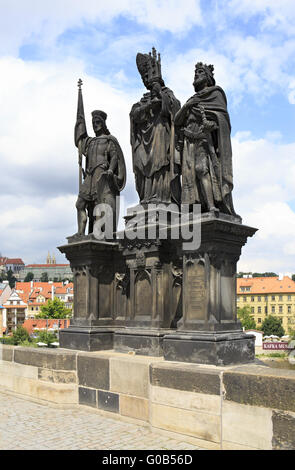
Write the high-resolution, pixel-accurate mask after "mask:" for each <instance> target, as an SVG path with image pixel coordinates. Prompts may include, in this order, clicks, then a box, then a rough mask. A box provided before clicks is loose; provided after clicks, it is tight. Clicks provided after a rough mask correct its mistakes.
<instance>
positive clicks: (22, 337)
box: [12, 326, 30, 345]
mask: <svg viewBox="0 0 295 470" xmlns="http://www.w3.org/2000/svg"><path fill="white" fill-rule="evenodd" d="M23 341H30V335H29V333H28V332H27V330H26V329H25V328H24V327H23V326H18V327H17V328H16V330H15V331H14V333H13V336H12V343H13V344H15V345H17V344H20V343H22V342H23Z"/></svg>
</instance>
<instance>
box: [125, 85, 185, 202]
mask: <svg viewBox="0 0 295 470" xmlns="http://www.w3.org/2000/svg"><path fill="white" fill-rule="evenodd" d="M150 101H151V93H150V92H148V93H145V94H144V95H143V97H142V98H141V100H140V101H139V102H138V103H135V104H134V105H133V106H132V109H131V112H130V141H131V147H132V162H133V171H134V173H135V181H136V189H137V191H138V193H139V196H140V198H141V199H142V198H143V190H142V188H143V185H142V181H143V179H144V178H151V177H152V176H153V175H155V173H157V172H159V171H160V170H161V169H162V168H164V167H168V166H169V165H170V176H169V178H167V180H166V184H168V187H167V188H166V190H165V192H166V193H169V192H171V191H172V192H173V184H172V183H173V180H174V179H175V178H176V176H177V174H175V173H174V163H179V156H178V158H177V155H176V151H175V148H174V145H171V131H172V128H173V126H174V122H173V118H174V115H175V113H176V111H177V110H178V109H179V108H180V102H179V101H178V100H177V99H176V98H175V96H174V94H173V92H172V90H170V89H169V88H167V87H163V88H162V107H161V111H160V112H159V113H155V114H153V113H151V112H150V111H147V110H146V105H147V104H148V103H149V102H150ZM173 130H174V129H173ZM168 168H169V167H168ZM168 171H169V170H168ZM175 186H177V185H175ZM175 192H177V191H175ZM178 192H179V191H178ZM174 199H175V200H178V199H179V194H177V195H176V194H175V196H174Z"/></svg>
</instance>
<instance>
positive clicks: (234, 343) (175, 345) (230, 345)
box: [163, 331, 255, 366]
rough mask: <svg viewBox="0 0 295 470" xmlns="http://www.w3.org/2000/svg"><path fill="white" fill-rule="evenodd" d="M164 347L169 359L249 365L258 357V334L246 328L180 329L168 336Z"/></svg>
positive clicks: (165, 355)
mask: <svg viewBox="0 0 295 470" xmlns="http://www.w3.org/2000/svg"><path fill="white" fill-rule="evenodd" d="M163 349H164V359H165V360H166V361H177V362H178V361H179V362H193V363H198V364H213V365H215V366H225V365H230V364H245V363H248V362H253V361H254V359H255V336H254V335H246V334H245V333H244V332H243V331H235V332H234V331H231V332H226V331H224V332H222V333H212V332H193V331H191V332H189V331H187V332H185V333H180V332H177V333H174V334H170V335H167V336H165V337H164V341H163Z"/></svg>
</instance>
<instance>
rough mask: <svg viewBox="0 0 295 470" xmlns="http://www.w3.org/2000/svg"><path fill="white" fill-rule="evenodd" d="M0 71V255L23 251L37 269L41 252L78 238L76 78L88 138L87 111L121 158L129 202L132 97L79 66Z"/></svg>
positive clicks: (8, 65)
mask: <svg viewBox="0 0 295 470" xmlns="http://www.w3.org/2000/svg"><path fill="white" fill-rule="evenodd" d="M0 67H1V69H2V70H3V72H2V74H1V77H0V107H1V116H0V159H1V169H2V182H1V189H2V191H1V193H2V196H1V198H0V205H1V214H0V219H1V227H2V228H1V234H0V246H1V251H2V253H4V254H6V255H7V256H16V255H18V253H16V250H17V251H21V253H23V256H24V257H26V261H27V262H30V261H31V262H33V261H39V262H40V261H42V259H43V258H42V259H40V258H41V257H42V253H43V256H45V255H44V252H46V253H47V251H48V249H49V250H52V249H53V248H54V247H55V246H57V245H58V244H61V243H63V242H65V237H66V236H69V235H72V234H73V233H74V232H75V231H76V209H75V199H76V197H77V191H78V164H77V162H78V156H77V149H76V147H75V145H74V124H75V119H76V111H77V90H78V89H77V82H76V79H78V78H79V77H80V76H81V77H82V78H83V79H84V85H83V95H84V108H85V115H86V120H87V127H88V133H89V135H93V130H92V125H91V111H93V109H103V110H105V111H107V113H108V121H107V123H108V127H109V129H110V131H111V133H112V134H113V135H115V136H116V137H117V138H118V140H119V142H120V144H121V146H122V149H123V153H124V155H125V159H126V164H127V172H128V180H127V187H126V189H125V190H124V192H123V194H124V195H125V198H127V201H128V202H129V203H130V201H131V200H134V199H135V197H136V196H135V189H134V179H133V171H132V162H131V148H130V143H129V139H130V137H129V135H130V131H129V112H130V109H131V105H132V103H133V102H134V100H135V97H134V96H132V95H128V94H125V93H123V92H120V91H118V90H116V89H114V88H112V87H111V86H110V85H108V84H106V83H103V82H102V81H100V80H98V79H95V78H93V77H91V76H89V75H88V74H87V73H85V71H84V65H83V63H81V62H78V61H74V60H69V61H66V62H64V63H63V64H56V63H38V62H34V63H26V62H24V61H22V60H20V59H12V58H2V59H0ZM128 202H127V203H128ZM16 240H18V244H19V247H16V245H15V243H16ZM46 250H47V251H46ZM60 256H61V255H60ZM36 258H37V259H36Z"/></svg>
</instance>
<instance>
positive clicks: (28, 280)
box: [24, 271, 34, 282]
mask: <svg viewBox="0 0 295 470" xmlns="http://www.w3.org/2000/svg"><path fill="white" fill-rule="evenodd" d="M33 279H34V274H33V273H32V272H31V271H30V272H28V273H27V275H26V277H25V279H24V282H31V281H32V280H33Z"/></svg>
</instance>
